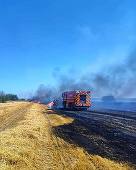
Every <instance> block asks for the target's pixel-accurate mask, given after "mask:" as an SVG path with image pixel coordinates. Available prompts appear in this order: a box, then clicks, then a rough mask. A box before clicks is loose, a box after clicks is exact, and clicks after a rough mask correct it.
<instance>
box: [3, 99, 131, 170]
mask: <svg viewBox="0 0 136 170" xmlns="http://www.w3.org/2000/svg"><path fill="white" fill-rule="evenodd" d="M72 121H73V120H72V118H65V117H62V116H60V115H56V114H54V113H53V112H52V111H50V112H47V109H46V107H45V106H43V105H39V104H33V103H25V102H24V103H9V104H0V146H1V147H0V169H1V170H5V169H6V170H8V169H10V170H12V169H21V170H23V169H24V170H27V169H29V170H34V169H36V170H37V169H38V170H43V169H50V170H52V169H55V170H62V169H69V170H72V169H73V170H82V169H83V170H87V169H90V170H97V169H98V170H117V169H118V170H131V169H134V168H133V167H131V166H130V165H128V164H127V163H119V162H115V161H112V160H108V159H106V158H102V157H100V156H98V155H89V154H88V153H87V152H86V151H85V150H84V149H82V148H80V147H78V146H75V145H73V144H70V143H68V142H66V141H64V140H63V138H60V137H59V136H60V135H61V134H59V135H57V134H54V133H53V130H52V129H53V128H55V127H57V126H60V125H63V124H68V123H72ZM59 133H60V132H59Z"/></svg>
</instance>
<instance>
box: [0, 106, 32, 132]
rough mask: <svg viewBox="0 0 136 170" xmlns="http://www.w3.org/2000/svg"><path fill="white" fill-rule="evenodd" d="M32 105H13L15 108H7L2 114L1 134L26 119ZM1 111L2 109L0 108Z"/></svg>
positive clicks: (0, 115)
mask: <svg viewBox="0 0 136 170" xmlns="http://www.w3.org/2000/svg"><path fill="white" fill-rule="evenodd" d="M31 105H32V103H13V106H12V107H11V106H8V105H7V107H6V106H5V107H4V108H3V112H2V113H1V114H0V132H1V131H3V130H5V129H7V128H10V127H13V126H15V124H16V123H17V122H18V121H20V120H21V118H23V117H24V114H25V113H26V112H27V110H29V108H30V107H31ZM0 109H1V108H0Z"/></svg>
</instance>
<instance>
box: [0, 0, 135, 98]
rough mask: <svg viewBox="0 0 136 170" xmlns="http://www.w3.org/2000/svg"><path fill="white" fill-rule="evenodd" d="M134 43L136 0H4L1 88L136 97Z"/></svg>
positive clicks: (1, 6)
mask: <svg viewBox="0 0 136 170" xmlns="http://www.w3.org/2000/svg"><path fill="white" fill-rule="evenodd" d="M135 49H136V1H135V0H65V1H64V0H46V1H45V0H22V1H18V0H12V1H11V0H1V1H0V90H4V91H6V92H13V93H18V94H22V95H23V94H26V93H28V92H33V91H35V90H36V89H37V87H38V86H39V85H40V84H45V85H46V86H48V87H49V86H53V87H59V90H60V89H61V90H68V89H70V90H71V89H73V88H74V89H76V88H82V89H83V88H85V89H88V88H90V89H93V90H94V94H95V95H94V96H100V95H107V94H113V95H117V96H123V97H136V91H135V88H134V87H135V83H136V81H135V77H136V70H135V68H136V61H135V59H136V50H135ZM131 61H132V62H131ZM120 68H121V69H120ZM75 80H76V81H75ZM122 85H123V86H122Z"/></svg>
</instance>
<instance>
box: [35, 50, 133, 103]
mask: <svg viewBox="0 0 136 170" xmlns="http://www.w3.org/2000/svg"><path fill="white" fill-rule="evenodd" d="M72 75H73V70H72V71H71V72H70V74H67V75H65V74H62V73H61V71H60V69H59V68H55V69H54V72H53V76H54V78H55V79H56V80H57V82H58V85H57V87H54V88H53V87H49V86H48V87H46V86H44V85H42V86H40V87H39V88H38V90H37V92H36V95H35V96H36V97H37V99H38V100H40V101H44V102H48V101H51V100H52V99H55V98H56V97H60V96H61V93H62V92H64V91H68V90H92V92H93V96H94V97H101V96H105V95H113V96H115V97H136V88H135V86H136V51H134V52H133V53H131V55H130V56H128V58H127V59H126V60H125V61H124V62H123V63H122V64H119V65H114V66H112V67H110V68H109V67H108V66H107V71H103V70H102V71H101V72H99V73H97V74H92V73H91V72H90V74H88V73H87V74H86V75H84V76H82V77H80V78H79V79H76V78H75V77H73V76H72Z"/></svg>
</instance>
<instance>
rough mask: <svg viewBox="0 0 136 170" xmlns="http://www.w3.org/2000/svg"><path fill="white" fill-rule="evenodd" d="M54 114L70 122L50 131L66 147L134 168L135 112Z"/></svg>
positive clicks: (135, 148) (66, 112) (64, 112)
mask: <svg viewBox="0 0 136 170" xmlns="http://www.w3.org/2000/svg"><path fill="white" fill-rule="evenodd" d="M56 114H59V115H63V116H64V117H67V116H68V117H70V118H73V119H74V121H73V122H72V123H70V124H66V125H62V126H59V127H57V129H54V132H55V133H56V134H57V135H59V134H61V135H60V137H63V138H64V139H65V140H66V141H68V142H69V143H72V144H75V145H78V146H79V147H82V148H84V149H85V150H86V151H87V152H88V153H89V154H93V155H99V156H102V157H105V158H107V159H110V160H115V161H120V162H128V163H132V164H134V165H136V112H127V111H117V110H106V109H104V110H101V111H100V110H99V111H97V110H93V111H56ZM59 132H60V133H59ZM62 134H63V135H62Z"/></svg>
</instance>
